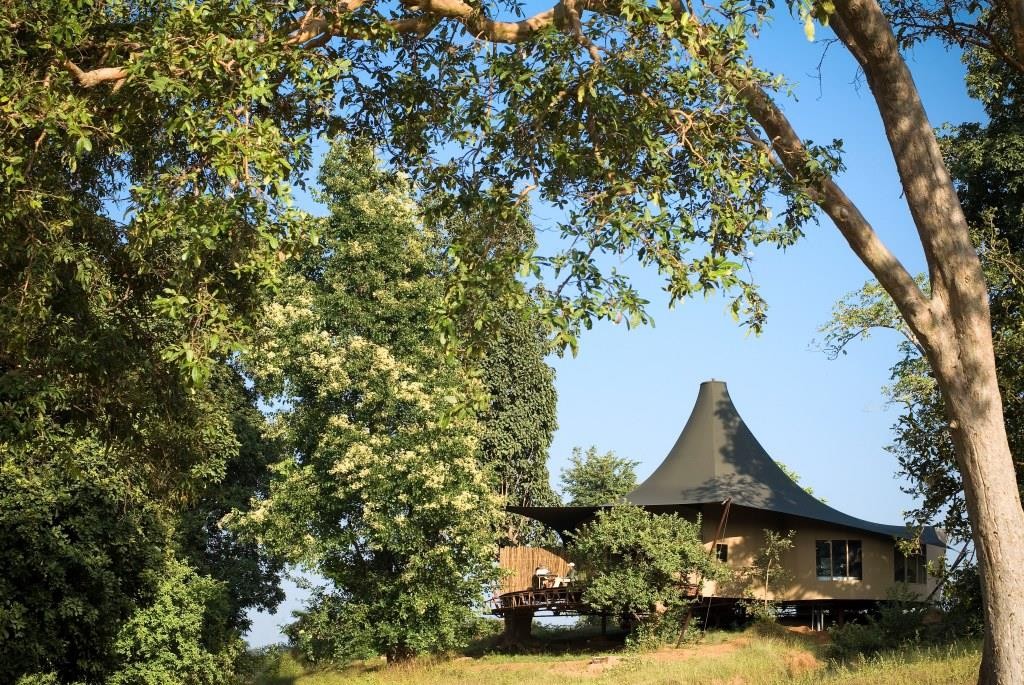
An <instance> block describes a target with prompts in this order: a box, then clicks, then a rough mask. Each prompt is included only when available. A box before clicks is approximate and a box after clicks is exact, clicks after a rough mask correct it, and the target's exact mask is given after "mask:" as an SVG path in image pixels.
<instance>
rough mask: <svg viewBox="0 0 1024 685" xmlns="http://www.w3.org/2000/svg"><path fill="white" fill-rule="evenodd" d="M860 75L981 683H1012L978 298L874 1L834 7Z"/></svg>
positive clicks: (931, 139)
mask: <svg viewBox="0 0 1024 685" xmlns="http://www.w3.org/2000/svg"><path fill="white" fill-rule="evenodd" d="M836 12H837V15H838V17H837V19H838V21H837V22H836V33H837V35H839V37H840V39H841V40H842V41H843V42H844V43H845V44H846V45H847V47H848V48H849V49H850V51H851V53H852V54H853V55H854V56H855V57H856V58H857V60H858V61H859V62H860V64H861V67H862V68H863V69H864V74H865V77H866V78H867V81H868V85H869V86H870V87H871V91H872V94H873V95H874V98H875V102H876V103H877V106H878V111H879V113H880V114H881V117H882V121H883V124H884V126H885V131H886V136H887V137H888V139H889V145H890V148H891V149H892V153H893V158H894V160H895V162H896V167H897V170H898V171H899V175H900V180H901V183H902V185H903V190H904V194H905V197H906V199H907V204H908V206H909V208H910V212H911V214H912V216H913V217H914V223H915V225H916V227H917V230H918V234H919V236H920V238H921V244H922V246H923V247H924V251H925V255H926V258H927V260H928V267H929V276H930V279H931V286H932V288H931V290H932V292H931V297H930V298H929V301H928V316H927V317H921V316H919V310H917V309H916V306H917V304H918V303H917V301H916V300H914V301H907V300H906V299H903V298H901V297H900V295H901V294H900V293H898V292H891V291H890V295H892V296H893V299H894V301H895V302H896V305H897V306H898V307H899V308H900V309H901V311H902V312H903V313H904V316H905V317H906V319H907V322H908V324H909V325H910V326H911V328H912V330H913V331H914V333H915V334H916V335H917V336H918V340H919V341H920V342H921V343H922V345H923V347H924V348H925V352H926V354H927V356H928V360H929V362H930V364H931V367H932V371H933V372H934V374H935V377H936V380H937V381H938V384H939V387H940V389H941V391H942V395H943V400H944V402H945V406H946V412H947V415H948V419H949V424H950V428H951V431H952V436H953V443H954V447H955V451H956V458H957V464H958V466H959V469H960V473H961V476H962V478H963V486H964V493H965V499H966V502H967V508H968V512H969V515H970V518H971V523H972V528H973V534H974V542H975V546H976V548H977V550H978V562H979V571H980V575H981V581H982V594H983V596H984V598H985V628H986V632H985V647H984V654H983V659H982V668H981V673H980V676H979V682H981V683H1001V684H1010V683H1012V684H1024V573H1021V569H1024V511H1022V509H1021V502H1020V495H1019V492H1018V489H1017V481H1016V473H1015V470H1014V466H1013V457H1012V455H1011V453H1010V448H1009V444H1008V442H1007V437H1006V425H1005V421H1004V417H1003V409H1002V399H1001V397H1000V393H999V386H998V383H997V379H996V368H995V353H994V350H993V346H992V324H991V319H990V315H989V306H988V291H987V288H986V284H985V280H984V276H983V274H982V270H981V263H980V261H979V260H978V255H977V253H976V252H975V249H974V246H973V245H972V243H971V240H970V233H969V228H968V225H967V220H966V218H965V216H964V213H963V210H962V208H961V206H960V202H959V198H957V196H956V192H955V191H954V189H953V184H952V179H951V178H950V177H949V173H948V171H947V170H946V167H945V164H944V162H943V159H942V154H941V152H940V150H939V146H938V142H937V140H936V138H935V134H934V129H933V128H932V126H931V123H930V122H929V121H928V117H927V115H926V113H925V110H924V107H923V105H922V104H921V100H920V97H919V95H918V90H917V87H916V85H915V84H914V80H913V77H912V76H911V74H910V70H909V69H908V68H907V65H906V63H905V62H904V60H903V57H902V55H901V54H900V52H899V49H898V46H897V45H896V41H895V38H894V37H893V35H892V30H891V28H890V26H889V23H888V21H887V20H886V18H885V16H884V14H883V13H882V11H881V8H880V7H879V6H878V4H877V2H875V0H841V1H840V2H837V3H836Z"/></svg>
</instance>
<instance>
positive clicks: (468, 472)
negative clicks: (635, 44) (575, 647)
mask: <svg viewBox="0 0 1024 685" xmlns="http://www.w3.org/2000/svg"><path fill="white" fill-rule="evenodd" d="M320 178H321V183H322V186H323V192H322V195H321V199H322V200H323V201H324V202H325V204H327V206H328V208H329V210H330V216H328V217H326V218H325V219H323V220H322V221H320V222H319V233H320V235H321V239H320V242H319V244H318V247H317V248H316V249H314V250H309V251H308V252H306V253H305V254H304V255H303V256H302V258H301V259H300V260H298V261H297V262H295V264H294V270H293V271H292V273H291V274H290V276H289V277H288V278H287V279H286V281H285V284H284V286H283V287H282V289H281V291H280V294H279V296H278V298H277V299H276V300H275V301H274V302H273V303H271V304H270V306H269V307H268V309H267V310H266V312H265V317H264V320H263V326H262V328H261V340H260V345H259V346H258V347H257V348H256V349H255V350H254V352H253V353H252V355H251V356H250V357H249V362H248V368H250V369H251V371H252V373H253V376H254V378H255V380H256V387H257V388H258V390H259V391H260V392H261V393H262V394H263V396H264V397H265V398H266V400H267V401H268V402H272V403H273V404H275V405H277V406H279V407H281V409H280V411H278V412H277V415H276V418H275V426H276V432H277V434H278V435H279V439H280V440H281V441H282V443H283V445H284V447H285V453H284V457H283V459H282V461H280V462H279V463H278V464H277V465H276V466H275V478H274V479H273V481H272V482H271V485H270V489H269V494H268V496H267V497H266V498H265V499H263V500H261V501H260V503H259V508H258V509H256V510H255V511H254V512H253V513H251V514H250V515H249V516H247V517H245V518H244V519H243V520H242V521H241V522H240V525H241V527H242V528H241V529H242V530H251V531H252V532H253V534H254V535H255V536H256V537H257V538H258V539H260V540H261V541H262V542H263V543H265V544H266V545H267V546H268V547H269V548H270V549H272V550H275V551H276V552H278V553H279V554H281V555H282V556H284V557H285V558H287V559H288V560H289V561H290V562H292V563H295V564H300V565H303V566H305V567H307V568H309V569H311V570H312V571H314V572H316V573H317V574H318V575H321V576H323V577H324V578H326V579H327V580H328V581H329V582H330V585H329V586H328V587H327V588H326V590H325V591H324V592H322V593H320V594H319V595H317V601H316V602H315V604H314V606H311V607H309V610H310V611H311V612H314V613H321V614H327V613H330V614H331V615H338V616H340V617H341V620H340V622H338V623H337V624H336V625H334V626H332V630H331V634H330V635H329V636H327V637H328V639H326V640H324V641H322V643H323V644H324V645H325V647H324V649H327V650H329V651H330V654H329V656H334V657H337V658H346V657H347V658H351V656H353V654H354V652H353V651H352V650H351V649H349V648H348V647H351V646H352V645H360V646H363V647H365V648H366V649H370V650H373V651H375V652H376V653H380V654H385V655H386V656H387V657H388V659H389V661H401V660H405V659H408V658H409V657H412V656H414V655H416V654H419V653H424V652H432V651H439V650H445V649H450V648H452V647H455V646H457V645H458V644H459V643H460V641H461V640H462V639H464V635H465V631H464V627H465V623H466V621H468V620H469V619H470V617H471V616H472V609H473V607H474V606H476V605H477V604H478V603H479V602H480V601H482V597H483V590H484V587H485V585H486V584H487V583H488V582H489V581H492V580H494V579H495V578H496V573H497V569H496V567H495V565H494V563H493V559H494V558H495V556H496V546H495V539H496V534H497V531H496V528H497V525H498V520H499V509H498V503H499V499H498V497H497V496H496V495H495V494H494V493H493V492H492V490H491V488H490V487H489V484H488V483H487V480H486V475H485V471H484V470H483V469H482V468H481V465H480V457H479V448H480V441H479V431H480V427H479V423H478V422H477V419H476V405H475V403H474V400H475V399H476V398H477V397H478V396H479V395H480V394H481V388H480V387H479V385H478V383H477V382H475V381H473V380H472V379H471V377H470V376H469V374H468V373H467V372H466V370H465V369H464V368H463V367H462V365H461V363H460V362H459V360H458V358H457V357H456V356H454V355H448V354H445V353H444V351H443V349H442V347H441V344H440V342H439V340H438V336H437V333H436V330H435V328H434V327H433V326H432V325H431V317H432V312H434V310H435V309H436V307H437V304H438V302H439V300H440V298H441V296H442V292H443V290H442V287H441V280H440V278H439V277H438V276H439V272H440V270H441V264H442V262H441V256H440V252H439V244H438V241H437V240H436V238H435V236H433V235H432V234H431V233H430V232H428V231H426V230H424V228H423V227H422V224H421V223H420V221H419V215H418V211H417V207H416V205H415V203H414V202H413V201H412V198H411V196H410V190H409V187H408V183H407V182H406V181H404V180H403V179H401V178H399V177H397V176H396V175H395V174H392V173H387V172H385V171H384V170H382V169H381V168H380V167H379V166H378V163H377V160H376V158H375V157H374V155H373V153H372V151H371V150H370V149H369V148H366V147H353V146H349V145H347V144H345V143H341V142H339V143H338V144H336V145H335V147H334V148H333V149H332V151H331V153H330V154H328V156H327V158H326V159H325V161H324V164H323V167H322V170H321V175H320ZM346 645H347V646H348V647H345V646H346ZM320 656H323V655H320Z"/></svg>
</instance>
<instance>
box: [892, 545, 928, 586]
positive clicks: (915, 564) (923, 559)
mask: <svg viewBox="0 0 1024 685" xmlns="http://www.w3.org/2000/svg"><path fill="white" fill-rule="evenodd" d="M893 567H894V570H895V573H894V578H895V580H896V582H897V583H913V584H915V585H922V584H924V583H927V582H928V555H927V554H926V553H925V548H924V545H921V546H920V547H919V548H918V550H917V552H915V553H914V554H911V555H909V556H907V555H906V554H904V553H903V550H902V549H900V546H899V545H896V550H895V553H894V554H893Z"/></svg>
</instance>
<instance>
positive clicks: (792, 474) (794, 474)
mask: <svg viewBox="0 0 1024 685" xmlns="http://www.w3.org/2000/svg"><path fill="white" fill-rule="evenodd" d="M773 461H774V462H775V465H776V466H778V467H779V468H780V469H782V472H783V473H784V474H786V476H788V477H789V479H790V480H791V481H793V482H794V483H796V484H797V485H800V474H799V473H797V472H796V471H794V470H793V469H791V468H789V467H788V466H786V465H785V464H783V463H782V462H781V461H779V460H778V459H774V460H773ZM801 487H802V488H803V489H804V492H806V493H807V494H808V495H814V488H812V487H811V486H810V485H803V486H801ZM818 499H819V500H821V501H822V502H826V501H827V500H826V499H825V498H823V497H819V498H818Z"/></svg>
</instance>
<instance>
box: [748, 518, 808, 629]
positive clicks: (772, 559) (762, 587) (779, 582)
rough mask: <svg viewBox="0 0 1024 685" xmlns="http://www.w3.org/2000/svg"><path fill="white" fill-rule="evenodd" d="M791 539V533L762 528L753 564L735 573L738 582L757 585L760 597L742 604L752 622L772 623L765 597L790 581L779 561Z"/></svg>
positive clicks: (772, 607)
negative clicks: (762, 536) (738, 579)
mask: <svg viewBox="0 0 1024 685" xmlns="http://www.w3.org/2000/svg"><path fill="white" fill-rule="evenodd" d="M795 536H796V531H795V530H791V531H789V532H788V533H783V532H781V531H777V530H772V529H771V528H765V529H764V543H763V544H762V545H761V547H759V548H758V550H757V555H756V556H755V557H754V563H753V565H752V566H750V567H749V568H745V569H742V570H740V571H739V572H738V575H739V577H740V579H741V582H747V583H749V582H755V583H757V585H758V592H759V593H760V595H761V598H760V599H757V598H756V597H755V596H751V597H749V598H748V599H746V600H745V601H744V602H743V603H742V606H743V609H744V611H745V612H746V614H747V616H749V617H750V618H752V619H754V620H755V621H759V622H767V623H772V622H774V621H775V618H776V606H775V601H774V600H772V599H770V598H769V597H768V594H769V593H770V592H778V591H779V590H780V589H781V588H784V587H785V586H786V585H787V584H788V583H789V582H790V580H792V574H791V573H790V572H789V571H788V570H787V569H786V567H785V566H784V565H783V564H782V558H783V557H784V556H785V554H786V552H788V551H789V550H791V549H793V538H794V537H795ZM745 592H746V593H748V594H749V593H750V589H749V587H748V588H746V589H745Z"/></svg>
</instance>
